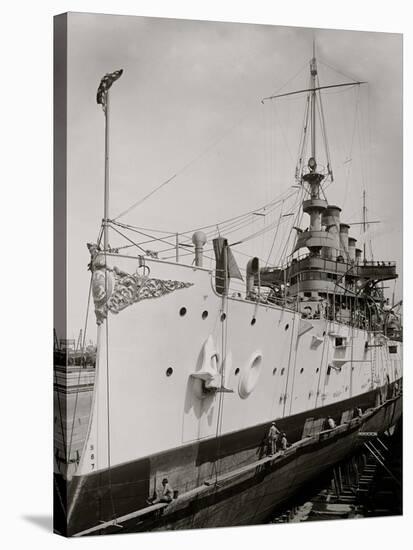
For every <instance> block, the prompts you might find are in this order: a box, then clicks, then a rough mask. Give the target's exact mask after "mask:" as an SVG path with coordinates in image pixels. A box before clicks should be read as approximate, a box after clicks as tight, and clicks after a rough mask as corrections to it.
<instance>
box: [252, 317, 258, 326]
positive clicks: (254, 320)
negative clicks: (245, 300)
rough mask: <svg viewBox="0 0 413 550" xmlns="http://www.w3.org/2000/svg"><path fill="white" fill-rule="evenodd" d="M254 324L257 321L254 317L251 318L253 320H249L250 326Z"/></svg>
mask: <svg viewBox="0 0 413 550" xmlns="http://www.w3.org/2000/svg"><path fill="white" fill-rule="evenodd" d="M256 322H257V319H256V318H255V317H253V318H252V319H251V325H255V323H256Z"/></svg>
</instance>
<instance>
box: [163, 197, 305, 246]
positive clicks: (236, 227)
mask: <svg viewBox="0 0 413 550" xmlns="http://www.w3.org/2000/svg"><path fill="white" fill-rule="evenodd" d="M296 192H297V191H296V190H294V192H293V193H291V194H290V195H289V196H288V197H287V199H288V198H290V197H291V196H293V195H294V194H295V193H296ZM287 199H284V201H285V200H287ZM284 201H283V202H284ZM277 206H278V205H277ZM275 209H276V206H275V205H274V206H273V207H272V208H271V209H270V210H268V211H267V213H266V215H270V214H271V213H272V212H273V211H274V210H275ZM257 221H259V220H258V219H256V218H255V217H254V216H253V214H250V215H248V217H245V218H244V219H243V220H242V221H240V222H234V223H232V224H229V225H228V226H227V227H226V228H225V227H221V228H220V231H219V233H217V232H216V231H213V232H208V234H207V237H208V238H209V239H211V237H212V236H214V235H216V234H218V235H220V234H225V235H229V234H232V233H234V232H236V231H241V230H242V229H244V228H245V227H247V226H248V225H252V224H253V223H255V222H257ZM262 231H263V230H259V231H258V232H257V233H256V234H257V235H259V234H261V232H262ZM253 235H255V234H253ZM188 240H189V239H188ZM248 240H249V239H248ZM236 244H239V243H236ZM232 246H233V245H232ZM173 248H175V247H173ZM167 250H168V249H164V250H163V251H162V252H165V251H167ZM169 250H172V248H170V249H169Z"/></svg>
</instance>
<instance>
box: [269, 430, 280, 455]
mask: <svg viewBox="0 0 413 550" xmlns="http://www.w3.org/2000/svg"><path fill="white" fill-rule="evenodd" d="M279 435H280V430H279V429H278V428H277V426H276V425H275V422H272V423H271V427H270V429H269V431H268V454H269V455H270V456H271V455H273V454H275V453H276V452H277V440H278V436H279Z"/></svg>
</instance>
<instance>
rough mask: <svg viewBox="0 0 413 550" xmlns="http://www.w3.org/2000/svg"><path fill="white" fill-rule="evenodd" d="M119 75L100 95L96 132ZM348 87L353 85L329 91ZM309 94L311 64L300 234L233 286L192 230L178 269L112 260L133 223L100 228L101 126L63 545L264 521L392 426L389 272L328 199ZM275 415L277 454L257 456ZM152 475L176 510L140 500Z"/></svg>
mask: <svg viewBox="0 0 413 550" xmlns="http://www.w3.org/2000/svg"><path fill="white" fill-rule="evenodd" d="M121 74H122V72H121V71H117V72H116V73H113V74H112V75H106V76H105V77H104V79H103V80H102V83H104V85H103V88H102V84H101V87H100V88H99V90H101V95H100V97H101V99H102V98H103V99H104V101H99V103H102V105H103V107H104V112H105V118H106V121H107V120H108V116H109V88H110V86H111V85H112V83H113V82H115V80H117V79H118V78H119V77H120V75H121ZM113 75H115V76H113ZM112 77H113V78H112ZM350 84H352V85H360V83H358V82H353V83H343V84H342V85H343V86H348V85H350ZM117 85H118V84H117ZM322 89H323V87H322V86H320V85H319V83H318V76H317V64H316V59H315V56H314V55H313V58H312V60H311V62H310V85H309V88H308V90H301V91H300V93H306V94H307V105H308V108H307V110H306V114H305V124H304V128H305V132H304V134H305V135H304V137H303V141H302V147H301V153H302V154H301V156H300V158H299V162H298V165H297V172H296V179H297V181H298V183H299V186H300V192H301V193H302V195H303V202H302V212H303V213H304V214H306V215H308V217H309V225H308V228H301V227H299V226H297V227H296V228H295V230H294V231H295V232H296V239H295V246H294V247H293V250H292V251H291V253H290V256H289V258H288V261H287V262H286V263H285V265H282V266H279V267H270V266H265V265H264V266H262V265H260V261H259V259H258V257H251V258H250V259H249V261H248V263H247V266H246V270H245V273H241V270H240V269H239V267H238V266H237V262H236V260H235V257H234V253H233V249H234V245H232V246H231V245H230V244H229V241H228V239H227V238H226V236H225V234H224V233H222V234H219V235H218V236H215V238H213V239H212V246H213V250H214V255H215V267H214V268H213V269H211V268H207V267H204V265H203V263H204V248H205V245H206V243H207V238H208V235H207V234H206V233H205V232H204V231H203V230H197V231H195V232H194V233H193V236H192V242H191V243H190V244H189V245H188V243H187V244H186V246H188V247H189V246H191V245H192V248H190V253H191V254H193V262H192V263H191V264H186V263H183V262H181V261H179V256H178V248H179V247H178V246H177V257H176V258H175V261H173V260H170V259H162V258H160V257H159V256H158V254H157V253H154V252H152V251H147V250H145V247H144V242H141V243H139V242H138V241H136V240H135V238H133V239H132V238H127V239H129V241H130V242H129V243H128V244H127V247H128V248H126V247H119V248H116V249H113V248H111V247H110V245H109V239H108V232H109V231H110V229H114V230H115V231H117V232H118V233H119V232H121V234H123V233H124V232H125V231H126V230H127V229H130V226H129V227H127V226H126V225H125V226H121V225H120V224H116V223H114V221H112V220H110V217H109V202H108V164H107V163H108V142H109V141H108V140H109V136H108V132H107V129H108V124H107V125H106V155H105V157H106V161H107V162H106V171H105V183H106V185H105V189H106V200H105V215H104V223H103V227H102V233H101V239H100V240H99V242H97V243H96V244H89V250H90V253H91V263H90V270H91V272H92V280H91V289H92V295H93V299H94V308H95V319H96V325H97V331H98V352H97V361H96V379H95V388H94V395H93V403H92V413H91V416H90V420H89V427H88V433H87V437H86V440H85V444H84V447H83V452H82V456H81V458H80V463H79V465H78V467H77V469H76V471H75V472H74V475H73V476H70V491H69V497H68V507H67V517H68V525H69V533H70V534H88V533H98V532H108V531H111V530H115V531H116V528H117V527H116V526H117V525H119V524H122V525H123V526H124V528H125V529H126V530H127V529H129V530H132V531H134V530H159V529H176V528H187V527H214V526H221V525H242V524H248V523H257V522H261V521H264V520H265V518H266V517H268V516H269V514H270V513H271V511H272V510H273V509H274V508H275V507H277V506H278V505H279V504H280V503H281V502H283V501H284V500H286V499H287V498H289V497H290V496H291V494H292V493H293V492H294V491H296V490H297V489H298V488H299V487H300V486H302V485H303V484H304V483H305V482H307V481H308V480H309V479H311V478H312V477H313V476H315V475H317V474H318V473H319V472H321V471H322V470H323V469H324V468H326V467H328V466H329V465H331V464H334V463H335V462H337V461H338V460H341V459H342V458H343V457H345V456H346V455H347V454H348V453H350V452H351V450H352V449H354V448H355V447H356V446H357V445H358V444H360V432H381V431H384V430H386V429H388V428H390V427H391V426H393V425H394V424H395V423H396V422H397V420H398V418H399V417H400V414H401V397H400V390H401V380H402V362H401V357H402V349H401V347H402V344H401V328H400V323H399V320H398V318H397V316H396V315H395V313H394V311H393V310H392V309H391V308H390V306H387V304H386V300H385V298H384V294H383V291H382V289H381V287H380V284H379V283H381V282H382V281H385V280H389V279H394V278H395V277H397V274H396V271H395V269H396V268H395V264H394V263H393V262H387V261H386V262H369V261H367V260H366V257H365V254H364V255H363V252H362V250H361V249H358V248H357V247H356V239H355V238H354V237H352V236H351V235H349V230H350V226H349V225H348V224H345V223H343V221H342V220H341V217H340V214H341V210H340V208H339V207H338V206H335V205H332V204H329V202H328V200H327V198H326V196H325V189H324V186H323V184H324V183H325V182H326V181H330V182H331V181H332V180H333V172H332V166H331V161H330V159H329V155H328V151H326V161H327V162H326V166H325V167H322V166H321V164H320V162H319V160H318V158H319V155H318V151H317V150H316V143H317V140H316V129H317V125H316V110H317V104H318V103H317V102H320V103H319V105H321V95H320V92H321V90H322ZM102 94H103V95H102ZM98 98H99V95H98ZM321 121H322V125H324V117H323V116H322V117H321ZM322 131H323V135H324V133H325V128H324V126H323V128H322ZM308 149H309V154H308V155H307V150H308ZM306 155H307V157H306ZM320 156H321V155H320ZM136 247H137V248H138V252H137V253H134V250H136ZM303 251H304V253H303ZM241 279H242V280H243V283H242V284H243V285H244V288H243V289H240V287H239V286H237V287H236V290H234V287H233V286H232V282H233V281H234V280H236V281H239V280H241ZM244 279H245V280H244ZM328 417H331V418H333V419H334V422H335V424H336V427H335V428H331V426H330V427H329V426H327V425H326V421H327V418H328ZM274 420H275V421H276V423H277V426H278V427H279V429H280V430H282V431H284V432H285V433H286V434H287V436H288V440H289V442H290V444H291V446H290V447H289V448H288V449H287V450H285V451H281V452H277V453H276V454H275V455H274V456H267V455H268V448H267V445H266V436H267V433H268V428H269V425H270V424H271V422H272V421H274ZM164 477H167V478H168V480H169V482H170V483H171V485H172V487H173V488H174V490H175V497H176V498H175V499H174V500H173V502H171V503H157V504H154V505H152V504H151V501H150V500H148V499H150V498H151V497H152V496H153V494H154V492H156V490H157V487H158V486H159V483H160V480H161V479H162V478H164Z"/></svg>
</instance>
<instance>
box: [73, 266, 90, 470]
mask: <svg viewBox="0 0 413 550" xmlns="http://www.w3.org/2000/svg"><path fill="white" fill-rule="evenodd" d="M92 277H93V273H91V274H90V282H89V292H88V298H87V306H86V315H85V323H84V329H83V342H82V343H81V346H82V353H81V359H80V365H79V373H78V377H77V389H76V397H75V405H74V410H73V419H72V428H71V431H70V441H69V460H70V455H71V451H72V441H73V432H74V427H75V418H76V410H77V404H78V398H79V386H80V377H81V373H82V367H83V361H84V358H85V343H86V331H87V324H88V318H89V308H90V298H91V295H92Z"/></svg>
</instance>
